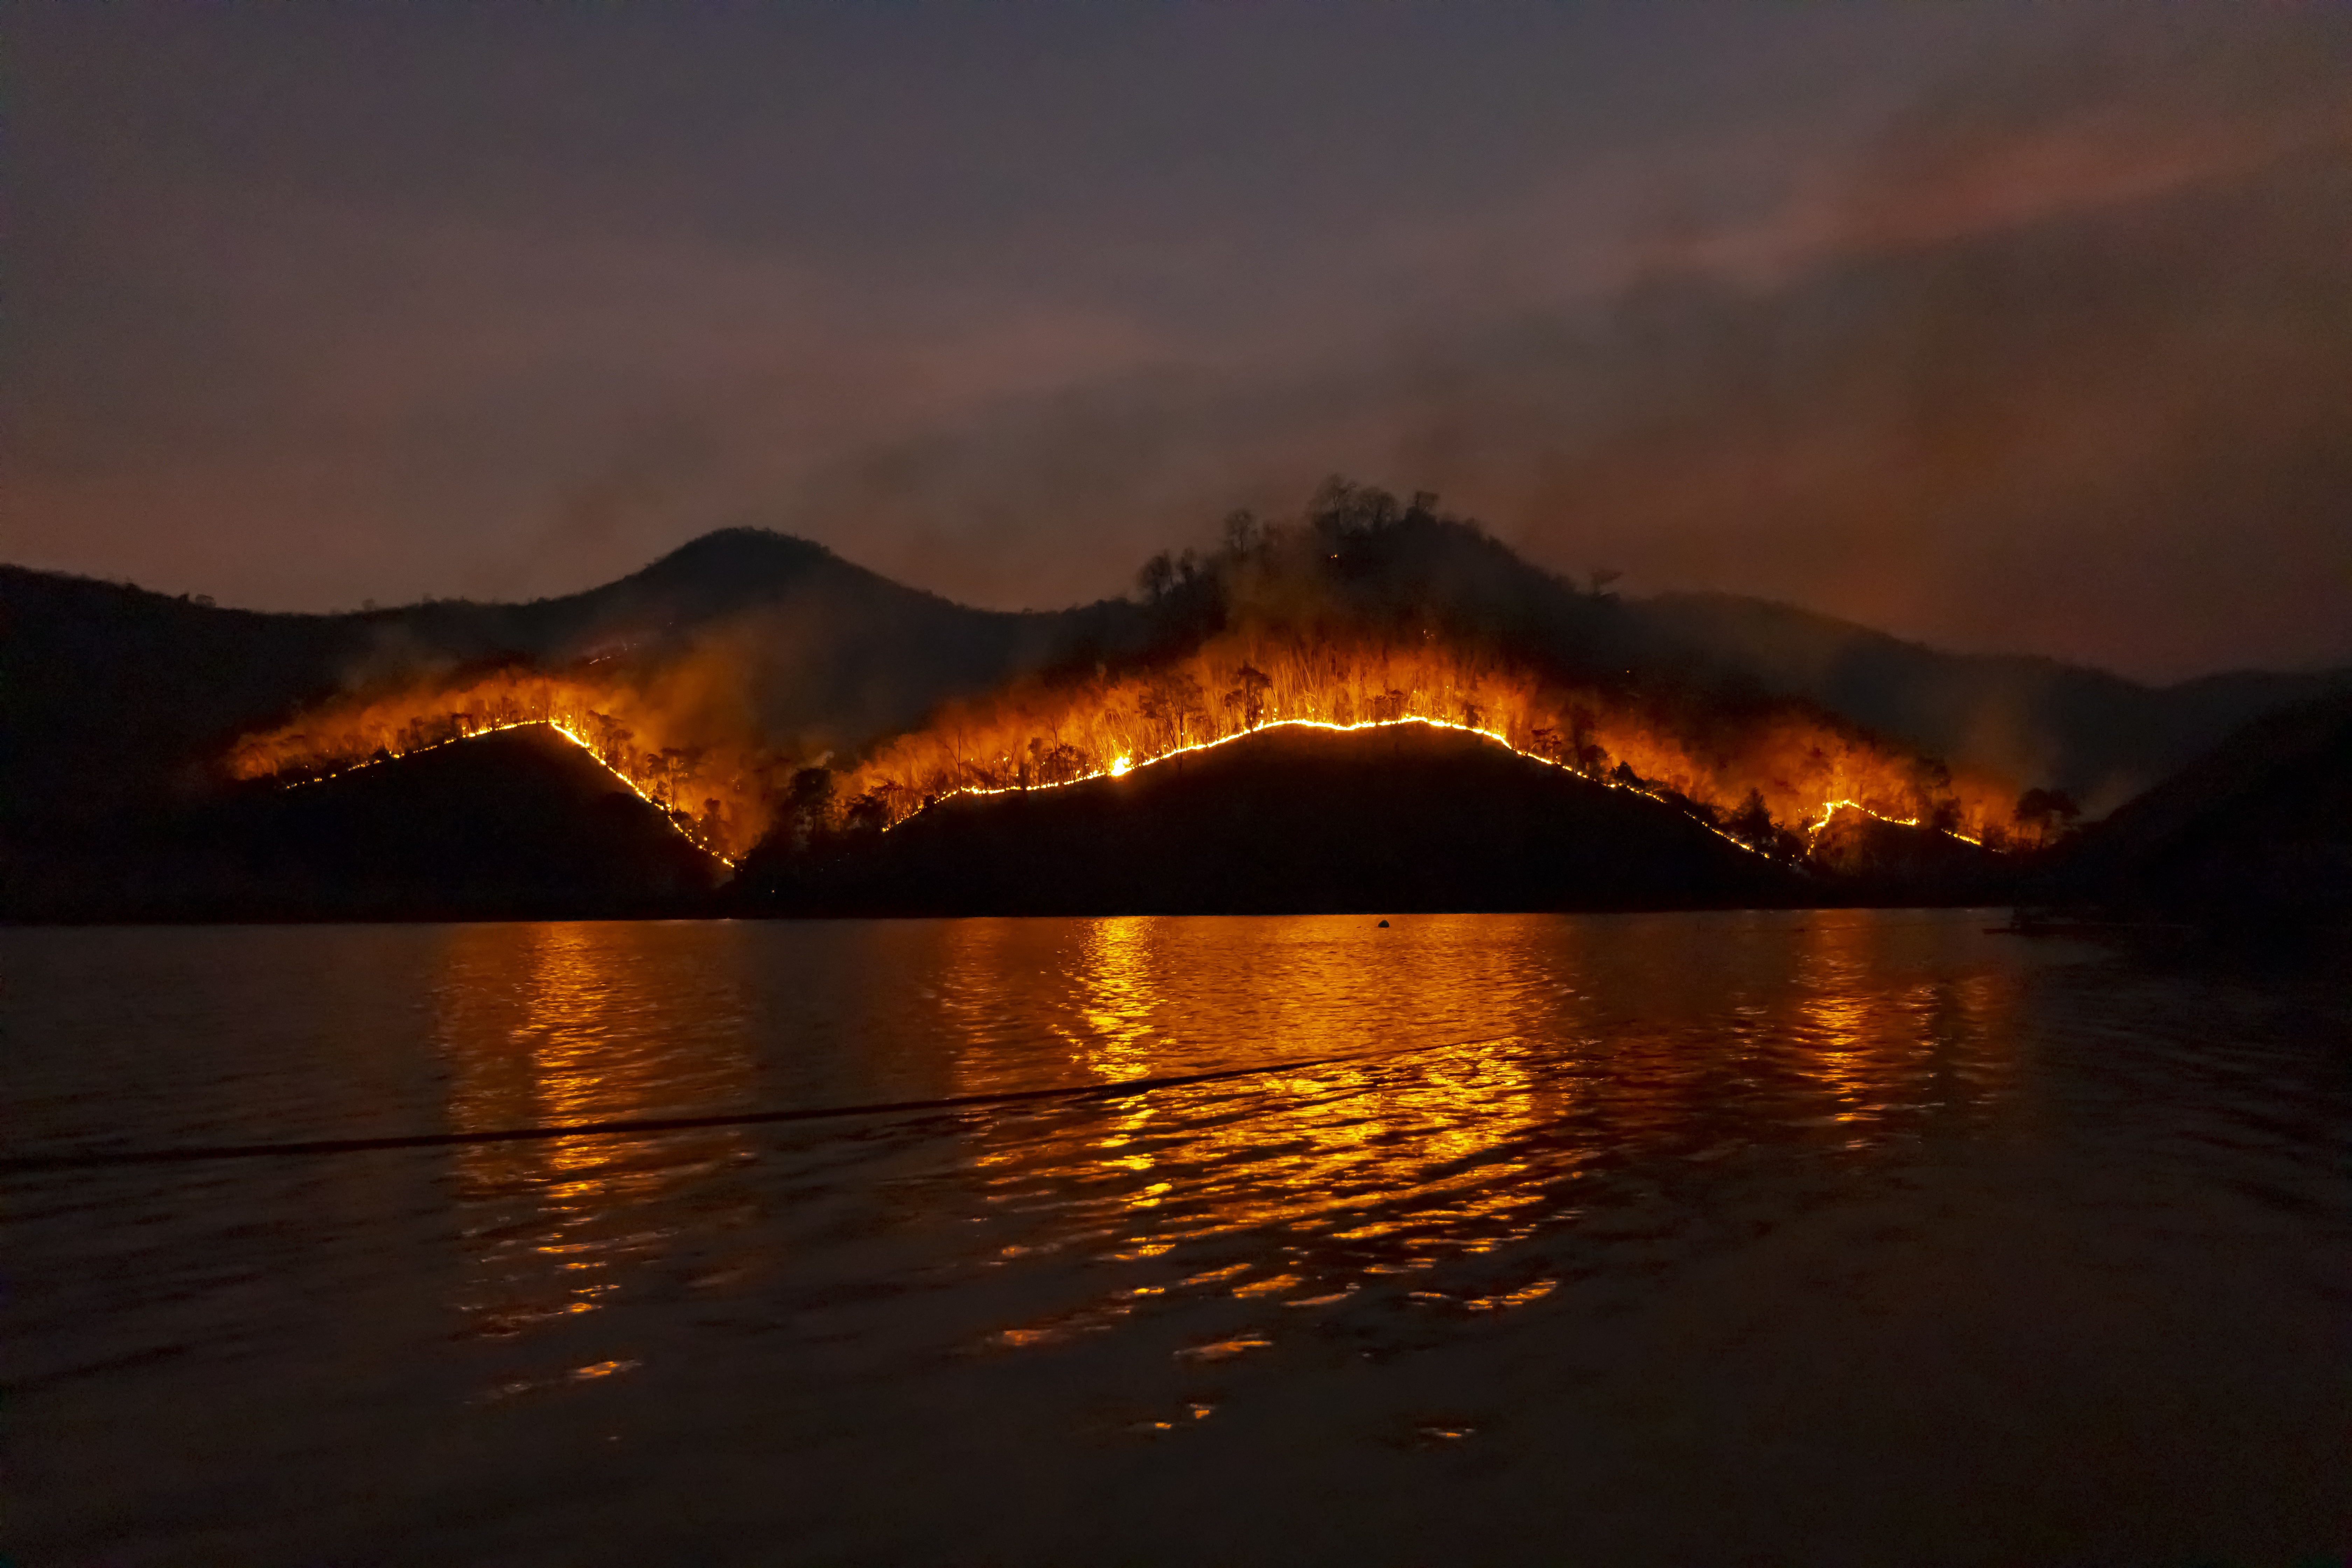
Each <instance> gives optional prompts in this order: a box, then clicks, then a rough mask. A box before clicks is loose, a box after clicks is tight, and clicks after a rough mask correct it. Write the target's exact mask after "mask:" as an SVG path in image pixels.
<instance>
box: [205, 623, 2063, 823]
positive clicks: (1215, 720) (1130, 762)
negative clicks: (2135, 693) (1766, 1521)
mask: <svg viewBox="0 0 2352 1568" xmlns="http://www.w3.org/2000/svg"><path fill="white" fill-rule="evenodd" d="M696 711H697V710H692V709H689V708H687V707H686V706H685V705H682V704H677V703H665V702H664V701H663V700H661V697H660V695H659V692H658V689H657V688H655V689H649V688H648V687H647V686H646V685H645V684H642V683H641V684H635V685H633V684H631V683H630V681H629V680H628V679H626V678H625V677H623V676H621V675H619V674H617V673H615V672H614V671H611V670H609V669H605V668H602V667H599V668H595V669H590V668H586V667H580V668H573V669H572V670H569V671H566V672H562V673H548V672H542V671H536V670H531V669H529V668H504V669H499V670H496V671H491V672H488V673H486V674H477V675H474V676H471V677H468V678H466V679H460V680H457V681H455V682H451V683H448V684H445V685H442V686H438V687H430V688H418V689H412V690H408V691H404V692H401V693H396V694H393V695H388V696H380V697H375V698H371V699H365V700H361V699H353V700H346V701H344V702H341V703H339V704H331V705H328V706H326V707H322V708H321V709H320V710H314V711H313V712H311V713H310V714H307V715H304V716H302V717H301V718H299V719H298V720H297V721H293V722H291V723H289V724H286V725H283V726H281V727H279V728H278V729H276V730H272V731H267V732H264V733H260V734H257V735H253V736H249V737H247V739H245V740H244V741H242V742H239V743H238V744H237V746H236V749H235V750H234V752H232V754H231V756H230V758H229V768H230V771H231V772H232V773H235V774H236V776H239V777H247V778H251V777H270V776H274V777H278V778H283V779H287V780H288V781H289V782H292V783H302V782H306V781H310V780H315V779H318V778H323V777H330V776H333V775H335V774H338V773H346V772H349V771H351V770H352V769H353V768H356V767H363V766H367V765H369V764H371V763H375V762H381V761H385V760H388V759H390V758H394V757H399V756H404V755H408V754H411V753H414V752H420V751H425V750H429V749H431V748H433V747H436V746H442V745H447V744H449V743H451V742H456V741H459V740H464V739H467V738H469V737H472V736H476V735H482V734H489V733H495V732H497V731H502V730H511V729H520V728H525V727H529V726H533V725H540V726H544V727H546V728H548V729H550V730H551V731H554V732H555V733H557V734H559V735H562V737H563V738H564V739H565V740H567V741H569V742H572V744H574V745H576V746H578V747H580V748H581V749H582V750H583V751H584V752H587V753H588V754H589V755H590V756H592V757H593V758H595V759H596V761H597V762H598V763H600V764H602V765H603V766H604V768H605V769H606V770H607V771H608V772H610V773H612V774H613V775H614V778H616V779H618V780H619V781H620V782H621V783H622V784H624V785H625V786H626V787H627V788H628V789H629V790H631V791H632V792H633V793H634V794H635V795H638V796H639V797H640V798H642V799H644V800H646V802H648V803H649V804H651V805H654V806H655V807H656V808H657V809H658V810H660V811H661V812H662V813H663V816H664V817H665V819H666V820H667V821H668V822H669V824H670V825H671V826H672V827H674V828H675V829H676V830H677V832H679V833H680V834H682V835H683V836H685V837H687V838H688V839H690V840H691V841H693V842H694V843H695V844H696V845H698V846H699V847H702V848H703V849H705V850H707V851H709V853H711V854H712V855H714V856H716V857H718V858H720V859H722V860H724V861H726V862H727V863H728V864H729V865H730V866H731V865H733V864H735V863H736V862H737V861H739V860H740V858H742V856H743V855H744V854H745V853H746V852H747V851H748V850H749V849H750V848H751V846H752V845H753V844H754V843H756V842H757V841H758V840H759V839H760V838H761V836H762V835H763V834H765V833H766V832H767V831H768V829H769V826H770V823H771V821H772V819H773V818H774V817H775V816H777V814H778V813H779V812H780V811H782V813H784V814H785V816H786V817H787V819H788V826H791V827H792V828H793V830H794V831H795V832H801V833H806V832H814V831H817V830H820V829H830V828H835V827H838V826H843V825H844V823H845V822H846V823H849V824H862V825H865V826H871V827H877V828H882V829H887V828H890V827H892V826H896V825H897V824H898V823H900V822H903V821H904V820H906V819H907V818H908V817H909V816H913V815H915V814H916V813H917V812H919V811H921V810H922V809H924V808H925V807H926V806H928V805H931V804H933V803H935V802H937V801H940V800H942V799H947V798H950V797H953V796H956V795H997V794H1004V793H1008V792H1013V791H1020V790H1039V789H1053V788H1058V787H1062V786H1066V785H1069V784H1077V783H1081V782H1083V781H1086V780H1088V779H1097V778H1114V779H1116V778H1124V777H1126V776H1128V775H1129V774H1130V773H1134V772H1135V771H1136V770H1138V769H1139V768H1145V767H1150V766H1153V765H1155V764H1157V763H1162V762H1166V761H1168V760H1170V759H1171V758H1176V757H1181V756H1187V755H1191V754H1192V753H1194V752H1202V751H1205V750H1208V749H1210V748H1212V747H1215V746H1221V745H1225V744H1229V743H1231V742H1234V741H1237V740H1240V739H1242V738H1244V736H1247V735H1251V734H1255V733H1258V732H1259V731H1265V730H1268V729H1275V728H1297V729H1308V730H1322V731H1335V732H1344V731H1355V730H1365V729H1373V728H1379V727H1382V726H1388V725H1398V724H1419V725H1424V726H1427V727H1430V728H1433V729H1443V730H1452V731H1460V732H1463V733H1467V734H1475V735H1477V736H1479V737H1481V738H1482V739H1484V740H1486V741H1487V742H1492V743H1494V744H1496V745H1500V746H1503V747H1506V748H1507V749H1508V750H1510V751H1512V752H1516V753H1517V754H1518V755H1520V756H1523V757H1528V758H1530V759H1533V760H1535V761H1537V762H1540V763H1546V764H1548V765H1550V766H1554V767H1558V768H1560V769H1563V770H1564V771H1567V772H1569V773H1574V774H1576V775H1578V776H1580V777H1581V778H1585V779H1588V780H1591V782H1593V783H1595V784H1603V785H1607V786H1609V787H1611V788H1616V789H1622V790H1629V791H1633V792H1634V793H1638V794H1641V795H1647V796H1650V797H1651V798H1654V799H1656V800H1660V801H1663V802H1665V803H1666V804H1668V805H1673V806H1675V807H1676V808H1677V809H1679V810H1682V811H1685V813H1687V814H1688V815H1690V816H1693V817H1694V818H1695V819H1696V820H1697V821H1699V822H1701V823H1702V824H1704V825H1705V826H1707V827H1709V828H1710V829H1712V830H1713V831H1715V832H1717V834H1719V835H1720V836H1721V837H1725V838H1726V839H1728V840H1729V841H1731V842H1733V843H1736V844H1738V845H1740V846H1742V847H1746V848H1749V849H1753V850H1756V851H1759V852H1760V853H1769V854H1780V855H1783V856H1787V857H1789V858H1795V857H1798V856H1801V855H1802V854H1803V853H1804V852H1805V851H1806V850H1807V849H1808V848H1809V847H1811V846H1812V844H1813V843H1814V841H1815V840H1816V838H1817V837H1819V836H1820V834H1821V833H1822V830H1823V829H1824V828H1825V827H1827V826H1828V825H1829V824H1830V823H1831V821H1832V819H1833V818H1835V817H1836V816H1838V815H1839V814H1840V813H1843V812H1849V811H1852V812H1861V813H1864V814H1867V815H1868V816H1872V817H1874V818H1877V819H1878V820H1881V821H1885V822H1889V823H1895V824H1898V825H1901V826H1915V827H1916V826H1928V827H1933V828H1936V829H1937V830H1940V831H1943V832H1947V833H1949V834H1950V835H1952V836H1953V837H1957V838H1960V839H1962V840H1965V841H1966V842H1968V843H1970V844H1983V843H1986V842H1987V841H1988V840H1991V841H1993V842H1994V844H1995V847H2000V843H2001V840H2000V838H1999V837H1998V836H1999V835H2001V834H2004V833H2006V832H2008V831H2009V825H2010V824H2011V821H2012V819H2013V812H2012V804H2011V803H2012V802H2013V801H2014V800H2015V798H2016V797H2015V796H2014V795H2013V794H2012V793H2011V786H2009V785H2007V784H2003V783H2000V781H1995V780H1990V779H1986V778H1981V777H1977V776H1970V775H1959V776H1956V775H1954V774H1952V773H1950V772H1948V770H1946V769H1945V768H1943V767H1942V766H1941V765H1940V764H1937V763H1933V762H1931V761H1929V760H1927V759H1924V758H1922V757H1919V756H1917V755H1916V754H1915V753H1912V752H1906V751H1904V750H1903V749H1901V748H1900V747H1897V746H1895V745H1893V744H1890V743H1888V742H1885V741H1882V740H1879V739H1877V738H1875V737H1873V736H1870V735H1868V734H1866V733H1864V732H1863V731H1859V730H1856V729H1854V728H1853V727H1852V726H1850V725H1845V724H1843V723H1841V722H1840V721H1837V720H1834V719H1832V718H1831V717H1830V716H1828V715H1826V714H1822V713H1820V712H1818V711H1816V710H1810V709H1805V708H1802V707H1801V706H1799V705H1796V704H1792V703H1786V702H1781V703H1766V702H1761V701H1750V702H1748V703H1746V704H1744V705H1741V704H1730V703H1727V702H1724V701H1720V700H1710V699H1706V698H1704V697H1702V696H1696V695H1694V694H1692V693H1689V692H1685V691H1680V690H1676V689H1640V688H1635V687H1633V686H1631V685H1630V684H1629V685H1623V686H1604V685H1602V684H1600V683H1598V682H1594V681H1583V682H1575V681H1564V680H1560V679H1549V678H1547V677H1545V676H1543V675H1541V674H1539V673H1538V672H1534V671H1531V670H1529V669H1528V668H1526V667H1524V666H1521V665H1517V664H1514V663H1512V662H1510V661H1509V660H1507V659H1505V658H1499V657H1496V656H1490V655H1486V654H1484V653H1482V652H1481V651H1480V650H1478V649H1476V648H1475V647H1449V646H1448V645H1447V644H1446V643H1445V642H1443V641H1440V640H1438V639H1436V638H1434V637H1422V638H1419V639H1416V640H1412V641H1401V640H1397V639H1393V638H1391V639H1386V640H1381V639H1372V638H1368V637H1344V636H1338V635H1331V634H1329V633H1328V630H1327V632H1326V633H1325V634H1324V635H1319V636H1318V635H1310V634H1308V633H1307V632H1304V631H1300V630H1297V629H1295V628H1286V629H1283V630H1280V631H1275V630H1267V629H1256V630H1252V629H1242V630H1235V631H1227V632H1223V633H1219V634H1216V635H1214V636H1212V637H1208V638H1206V639H1205V640H1203V641H1202V643H1201V644H1200V645H1199V646H1197V647H1195V648H1194V649H1193V650H1192V652H1190V653H1188V654H1185V655H1182V656H1180V657H1174V658H1169V657H1162V658H1158V659H1155V660H1153V661H1151V662H1149V663H1145V664H1139V665H1137V666H1134V667H1130V668H1122V669H1117V670H1113V669H1111V668H1107V667H1104V666H1099V665H1098V666H1097V668H1096V672H1095V674H1094V675H1093V677H1092V678H1091V679H1084V678H1080V679H1064V680H1061V681H1059V682H1034V683H1031V684H1029V685H1025V686H1022V687H1018V688H1014V689H1008V690H1005V691H1003V692H1000V693H998V694H997V695H996V696H995V697H994V698H992V699H991V700H986V701H984V702H981V703H977V704H967V705H958V706H952V707H950V708H949V709H947V710H942V711H941V712H940V714H939V715H938V716H937V717H936V718H935V719H934V720H933V721H932V722H930V723H929V724H928V725H926V726H925V727H923V728H922V729H919V730H917V731H910V732H908V733H905V734H901V735H899V736H897V737H895V738H893V739H890V740H887V741H886V742H882V743H881V744H880V745H878V746H877V747H876V748H874V749H873V750H872V751H871V752H869V753H868V754H867V755H866V758H865V759H864V760H863V761H862V762H860V763H856V764H854V765H853V766H851V767H849V768H848V769H846V770H845V771H844V772H843V773H839V774H837V775H836V774H834V773H826V772H824V770H823V769H822V768H809V767H806V766H803V765H801V764H800V763H795V762H794V761H793V760H792V759H788V758H786V757H783V756H782V755H780V754H777V753H775V752H771V751H767V750H764V749H762V748H761V746H760V745H759V744H758V743H757V742H753V741H747V740H741V739H736V740H729V739H727V738H725V734H724V732H723V731H725V730H726V729H727V726H725V725H719V724H714V723H712V722H711V721H709V718H708V716H707V713H705V714H704V716H703V717H701V718H699V719H698V718H697V717H696V716H695V714H696ZM738 728H740V726H739V727H738ZM714 731H719V732H714ZM811 779H814V780H816V781H818V782H817V784H816V785H815V787H814V789H812V788H810V787H809V782H810V780H811Z"/></svg>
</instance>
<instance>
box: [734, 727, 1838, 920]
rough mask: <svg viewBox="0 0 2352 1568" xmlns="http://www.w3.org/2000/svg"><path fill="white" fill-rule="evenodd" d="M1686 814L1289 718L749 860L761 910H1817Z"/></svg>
mask: <svg viewBox="0 0 2352 1568" xmlns="http://www.w3.org/2000/svg"><path fill="white" fill-rule="evenodd" d="M1814 896H1815V894H1814V890H1813V889H1811V888H1809V886H1808V885H1807V884H1806V882H1805V880H1804V879H1802V878H1801V876H1800V874H1799V873H1797V872H1796V871H1795V870H1794V869H1792V868H1790V867H1788V866H1786V865H1783V864H1779V863H1776V862H1773V861H1770V860H1768V859H1766V858H1764V857H1762V856H1760V855H1758V854H1755V853H1752V852H1750V851H1749V850H1747V849H1745V848H1742V847H1739V846H1738V845H1735V844H1733V843H1731V842H1729V841H1728V840H1727V839H1725V838H1724V837H1722V836H1720V835H1719V834H1717V833H1715V832H1714V831H1712V830H1710V829H1708V828H1707V827H1706V826H1702V825H1700V824H1699V823H1698V822H1696V821H1695V820H1693V819H1692V818H1691V817H1689V816H1685V815H1684V814H1682V813H1680V812H1678V811H1676V810H1675V809H1674V808H1673V807H1671V806H1668V805H1664V804H1662V803H1660V802H1658V801H1655V800H1652V799H1650V798H1648V797H1646V796H1643V795H1636V794H1633V793H1632V792H1630V791H1625V790H1616V789H1611V788H1609V787H1607V786H1605V785H1601V784H1593V783H1591V782H1589V781H1587V780H1584V779H1581V778H1579V777H1577V776H1576V775H1574V774H1572V773H1567V772H1566V771H1564V770H1562V769H1559V768H1556V767H1551V766H1549V765H1547V764H1545V763H1538V762H1535V761H1533V760H1531V759H1528V758H1526V757H1521V756H1518V755H1517V754H1515V753H1514V752H1510V751H1508V750H1507V749H1505V748H1503V747H1501V746H1498V745H1496V744H1495V743H1493V742H1489V741H1486V740H1482V739H1480V738H1478V737H1476V736H1474V735H1468V734H1464V733H1461V732H1459V731H1446V730H1439V729H1433V728H1428V727H1423V726H1420V725H1401V726H1397V727H1394V728H1391V729H1384V730H1378V731H1349V732H1339V733H1335V732H1332V731H1317V730H1304V729H1296V728H1288V727H1285V728H1276V729H1272V730H1267V731H1260V732H1258V733H1256V734H1254V735H1251V736H1248V737H1246V738H1244V739H1243V740H1239V741H1235V742H1231V743H1229V744H1226V745H1222V746H1217V747H1213V748H1211V749H1209V750H1206V751H1202V752H1194V753H1192V754H1190V755H1186V756H1181V757H1178V758H1174V759H1171V760H1169V761H1166V762H1162V763H1155V764H1153V765H1151V766H1149V767H1145V768H1140V769H1138V770H1136V771H1135V772H1134V773H1129V774H1128V775H1127V776H1125V777H1122V778H1102V779H1096V780H1092V781H1089V782H1087V783H1084V784H1072V785H1068V786H1066V787H1064V788H1060V789H1050V790H1038V791H1030V792H1025V793H1019V792H1016V793H1013V794H1007V795H973V796H961V797H956V798H951V799H949V800H945V801H942V802H940V803H939V804H938V805H933V806H932V807H930V808H929V810H927V811H925V812H923V813H921V814H920V815H919V816H915V817H913V818H911V819H909V820H908V821H907V822H906V823H903V824H901V825H900V826H898V827H897V828H895V829H893V830H892V831H890V832H888V833H887V834H871V833H869V834H858V833H854V832H853V833H851V834H849V835H846V836H845V837H843V838H842V839H840V840H837V841H834V842H829V843H819V844H816V845H813V846H808V847H803V848H801V849H799V850H796V851H788V850H785V849H783V848H782V847H776V846H772V847H769V848H768V849H767V850H766V851H765V852H763V853H762V854H761V855H760V856H758V857H755V858H753V859H751V860H749V861H747V862H746V863H745V866H744V868H743V872H742V875H741V876H740V878H739V879H738V881H737V884H736V887H735V889H733V891H732V894H731V899H732V900H733V901H734V902H735V904H736V907H739V908H740V909H742V910H745V911H746V912H774V913H803V914H805V913H826V914H865V915H872V914H891V915H907V914H975V913H989V914H1106V913H1207V912H1221V913H1244V912H1247V913H1275V912H1293V911H1317V910H1612V909H1687V908H1702V907H1711V906H1726V905H1740V906H1745V905H1754V904H1784V903H1794V902H1806V901H1811V899H1812V898H1813V897H1814Z"/></svg>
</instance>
